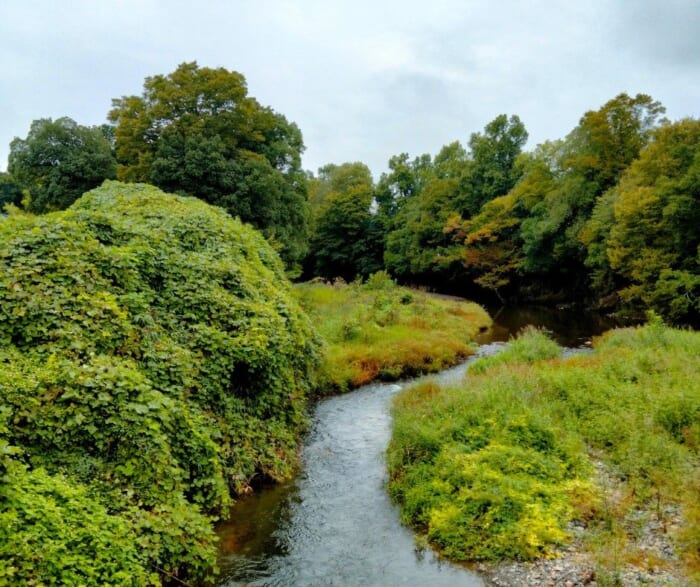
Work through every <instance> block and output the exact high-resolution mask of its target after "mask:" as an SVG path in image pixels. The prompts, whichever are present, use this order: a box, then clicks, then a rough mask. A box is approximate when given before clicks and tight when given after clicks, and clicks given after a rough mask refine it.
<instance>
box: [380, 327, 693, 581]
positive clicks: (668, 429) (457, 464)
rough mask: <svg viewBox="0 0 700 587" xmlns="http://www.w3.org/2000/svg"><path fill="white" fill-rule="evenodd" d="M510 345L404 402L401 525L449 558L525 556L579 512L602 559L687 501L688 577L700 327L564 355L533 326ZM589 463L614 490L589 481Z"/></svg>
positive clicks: (541, 548) (682, 539)
mask: <svg viewBox="0 0 700 587" xmlns="http://www.w3.org/2000/svg"><path fill="white" fill-rule="evenodd" d="M512 344H513V347H514V348H513V349H509V350H508V351H505V352H503V353H502V354H501V355H499V356H497V357H494V358H493V359H482V360H480V361H478V362H476V363H475V364H474V368H473V369H472V370H471V371H470V373H469V374H468V375H467V377H466V379H465V381H464V383H463V384H462V385H461V386H456V387H453V388H440V387H438V386H436V385H435V384H424V385H422V386H419V387H415V388H411V389H407V390H405V391H403V392H401V394H399V395H398V396H397V398H396V400H395V406H394V425H393V426H394V428H393V433H392V441H391V444H390V447H389V450H388V464H389V470H390V477H391V479H390V483H389V490H390V492H391V494H392V496H393V497H394V498H395V499H396V500H397V501H398V502H399V504H400V506H401V512H402V516H403V518H404V520H405V521H406V522H407V523H410V524H412V525H414V526H416V527H417V528H418V529H420V530H421V531H423V532H425V533H426V534H427V537H428V539H429V540H430V542H431V543H433V544H434V545H435V546H436V547H438V548H439V549H440V550H441V551H442V552H443V553H444V554H445V555H447V556H449V557H450V558H455V559H458V560H475V559H500V558H516V559H523V558H524V559H528V558H533V557H540V556H543V555H544V556H547V555H548V554H549V553H551V552H552V551H553V549H554V548H556V546H557V545H558V544H560V543H561V542H564V541H566V540H567V536H566V526H567V523H568V522H569V521H571V520H572V519H580V520H583V521H585V522H586V523H587V524H589V525H590V526H591V528H592V529H593V530H592V531H593V532H597V533H598V536H599V538H598V540H599V541H600V544H599V546H598V548H599V550H600V552H603V553H604V551H605V550H606V549H610V548H611V542H610V541H613V540H619V539H620V536H619V533H620V532H623V533H624V520H625V516H627V515H630V514H632V513H633V512H639V510H640V509H641V510H645V509H649V508H652V509H653V511H656V512H657V514H656V515H661V514H660V513H658V512H660V511H661V510H660V509H659V504H660V503H669V502H671V503H678V504H680V505H681V506H682V511H683V515H684V525H683V530H682V531H681V532H680V533H679V535H678V538H679V545H680V546H681V548H683V549H684V552H685V553H686V554H687V558H688V561H689V565H690V566H689V573H690V572H692V565H694V564H697V552H698V549H699V548H700V543H699V542H698V536H697V532H694V531H693V528H694V527H695V525H696V523H697V474H698V455H699V453H698V451H699V450H700V444H698V426H697V422H698V416H699V415H700V386H699V384H698V382H699V381H700V335H698V334H697V333H694V332H687V331H681V330H673V329H671V328H668V327H666V326H664V325H663V324H662V323H660V321H658V320H654V321H652V322H651V323H650V324H649V325H647V326H645V327H641V328H637V329H627V330H619V331H613V332H611V333H608V334H607V335H605V336H604V337H602V338H601V339H599V340H597V341H596V342H595V349H594V352H593V353H585V354H580V355H575V356H572V357H569V358H567V359H561V358H553V359H545V357H547V356H551V355H552V354H557V353H554V352H553V350H554V348H552V349H549V348H547V347H549V346H551V344H552V343H549V344H547V343H545V341H544V340H543V339H542V334H541V333H538V332H536V331H530V332H527V333H525V334H524V335H523V336H522V337H521V338H519V339H518V340H517V341H516V342H515V343H512ZM541 359H543V360H541ZM592 457H593V458H595V459H596V460H600V461H602V463H603V465H599V467H600V466H605V467H606V469H607V470H608V471H609V475H612V476H613V477H614V481H615V486H613V487H612V488H611V487H610V485H609V481H608V480H607V479H603V480H598V479H596V477H594V476H593V474H592V473H593V467H592V466H591V465H590V464H589V462H590V459H591V458H592ZM604 504H607V505H604ZM610 528H618V530H614V531H613V530H610ZM620 529H621V530H620ZM599 562H600V563H601V564H603V563H604V561H603V560H602V559H601V561H599Z"/></svg>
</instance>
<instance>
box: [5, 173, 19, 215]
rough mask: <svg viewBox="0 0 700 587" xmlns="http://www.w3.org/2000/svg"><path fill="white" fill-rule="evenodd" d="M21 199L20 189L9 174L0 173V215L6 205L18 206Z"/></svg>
mask: <svg viewBox="0 0 700 587" xmlns="http://www.w3.org/2000/svg"><path fill="white" fill-rule="evenodd" d="M23 197H24V194H22V189H21V188H20V186H19V184H18V183H17V182H16V181H15V180H14V179H13V178H12V176H11V175H10V174H9V173H2V172H0V214H2V213H3V211H4V209H5V206H7V205H8V204H11V205H13V206H19V205H20V204H21V203H22V198H23Z"/></svg>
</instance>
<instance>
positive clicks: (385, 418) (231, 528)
mask: <svg viewBox="0 0 700 587" xmlns="http://www.w3.org/2000/svg"><path fill="white" fill-rule="evenodd" d="M492 316H494V327H493V328H492V329H491V330H490V331H489V332H487V333H484V334H483V335H481V337H480V340H479V341H478V342H479V343H481V345H482V346H481V347H480V348H479V352H478V355H477V356H480V355H485V354H492V353H494V352H497V351H498V350H499V349H501V348H503V345H502V343H501V342H499V341H507V340H508V339H510V338H511V337H512V336H514V335H515V334H516V333H517V332H518V331H519V330H521V329H522V328H524V327H525V326H527V325H530V324H532V325H534V326H538V327H542V328H545V329H547V330H549V331H551V332H552V333H553V335H554V337H555V338H556V339H557V341H558V342H559V343H560V344H562V345H565V346H581V345H583V344H584V343H585V342H586V340H587V339H589V338H590V337H591V336H592V335H596V334H600V333H602V332H603V331H604V330H606V329H607V328H609V327H611V326H612V325H611V324H610V323H609V322H606V321H605V320H604V319H602V318H599V317H596V316H595V315H590V314H582V313H580V312H570V311H556V312H553V311H552V310H548V309H546V308H535V307H531V308H519V309H514V308H504V309H501V310H496V311H495V312H493V313H492ZM467 364H468V362H467V363H464V364H462V365H459V366H457V367H454V368H452V369H448V370H446V371H443V372H442V373H440V374H438V375H436V376H434V377H435V378H437V379H439V380H441V381H442V382H445V383H453V382H456V381H459V380H460V379H461V378H462V377H463V375H464V371H465V370H466V366H467ZM408 383H411V382H399V383H395V384H374V385H368V386H365V387H363V388H361V389H358V390H356V391H354V392H352V393H348V394H345V395H341V396H336V397H330V398H327V399H324V400H321V401H319V402H318V403H317V404H316V405H315V407H314V411H313V414H312V417H313V418H312V419H313V425H312V429H311V432H310V433H309V435H308V436H307V438H306V440H305V443H304V447H303V450H302V459H303V465H304V467H303V471H302V472H301V473H300V474H299V475H298V476H297V478H296V479H294V480H293V481H291V482H289V483H284V484H280V485H277V486H273V487H269V488H266V489H264V490H262V491H259V492H257V493H255V494H252V495H249V496H246V497H244V498H242V499H240V500H239V501H238V502H237V503H236V504H235V505H234V506H233V508H232V510H231V515H230V520H229V521H228V522H225V523H222V524H221V525H220V527H219V528H218V534H219V536H220V538H221V544H220V556H219V567H220V569H221V576H220V583H219V584H220V585H225V586H227V587H234V586H243V585H250V586H263V585H270V586H272V585H275V586H286V585H294V586H297V585H305V586H311V585H319V586H331V585H338V586H348V585H350V586H353V585H363V586H371V585H377V586H380V585H381V586H385V585H392V586H393V585H431V586H435V587H439V586H442V585H444V586H448V585H449V586H453V585H463V586H468V587H471V586H477V585H484V582H483V580H482V579H481V578H480V577H479V576H478V575H477V574H476V573H474V572H472V571H470V570H469V569H467V568H465V567H462V566H458V565H453V564H449V563H447V562H444V561H441V560H440V559H439V558H438V557H437V556H436V555H435V554H434V553H433V552H432V551H430V550H428V551H425V550H422V549H420V548H417V547H416V544H415V541H414V536H413V533H412V532H411V531H410V530H409V529H407V528H405V527H404V526H402V525H401V523H400V519H399V512H398V508H397V507H396V506H395V505H394V504H393V503H392V502H391V500H390V498H389V497H388V495H387V493H386V491H385V490H384V485H385V483H386V472H385V463H384V453H385V451H386V447H387V444H388V442H389V438H390V428H391V417H390V413H389V407H390V403H391V398H392V397H393V396H394V395H395V394H396V393H397V391H399V390H400V389H401V388H402V387H404V386H405V385H407V384H408Z"/></svg>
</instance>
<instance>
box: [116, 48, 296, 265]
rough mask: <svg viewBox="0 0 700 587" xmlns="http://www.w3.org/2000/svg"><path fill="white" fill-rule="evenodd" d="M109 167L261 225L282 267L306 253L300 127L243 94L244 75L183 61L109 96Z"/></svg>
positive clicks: (131, 178) (130, 178) (121, 175)
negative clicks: (138, 91)
mask: <svg viewBox="0 0 700 587" xmlns="http://www.w3.org/2000/svg"><path fill="white" fill-rule="evenodd" d="M109 119H110V120H111V121H112V123H114V124H115V141H116V156H117V161H118V163H119V166H118V171H117V175H118V177H119V179H121V180H124V181H145V182H148V183H152V184H154V185H156V186H158V187H161V188H162V189H165V190H168V191H171V192H174V193H178V194H185V195H192V196H196V197H198V198H200V199H202V200H204V201H206V202H208V203H210V204H214V205H217V206H221V207H222V208H224V209H225V210H226V211H227V212H229V214H231V215H232V216H238V217H240V218H241V220H243V221H244V222H249V223H250V224H252V225H253V226H254V227H256V228H258V229H260V230H262V232H263V233H264V234H265V236H266V237H267V238H268V239H269V240H270V241H271V242H273V244H275V246H276V247H277V248H278V249H279V252H280V254H281V255H282V257H283V259H284V260H285V261H286V262H287V265H288V268H289V269H290V270H292V271H294V270H295V268H298V263H299V261H300V260H301V258H302V257H303V256H304V254H305V253H306V247H307V238H308V234H307V231H308V210H307V203H306V176H305V174H304V172H303V171H302V169H301V153H302V151H303V149H304V144H303V140H302V136H301V131H300V130H299V128H298V127H297V126H296V125H295V124H294V123H290V122H288V121H287V119H286V118H285V117H284V116H282V115H281V114H279V113H277V112H275V111H274V110H272V109H271V108H269V107H264V106H261V105H260V104H259V103H258V102H257V100H255V98H253V97H251V96H249V95H248V89H247V86H246V82H245V78H244V77H243V76H242V75H241V74H240V73H238V72H235V71H229V70H226V69H224V68H217V69H212V68H208V67H199V66H198V65H197V63H196V62H191V63H182V64H181V65H179V66H178V67H177V69H176V70H175V71H174V72H172V73H170V74H168V75H155V76H152V77H148V78H146V80H145V82H144V90H143V94H142V95H141V96H124V97H122V98H118V99H115V100H113V108H112V110H111V111H110V113H109Z"/></svg>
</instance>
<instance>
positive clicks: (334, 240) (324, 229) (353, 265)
mask: <svg viewBox="0 0 700 587" xmlns="http://www.w3.org/2000/svg"><path fill="white" fill-rule="evenodd" d="M311 186H312V187H311V189H310V196H311V199H312V205H313V208H312V211H313V222H312V227H313V228H312V235H311V247H310V249H311V250H310V260H309V264H310V265H312V266H313V272H314V274H315V275H321V276H323V277H338V276H340V277H343V278H344V279H346V280H351V279H354V278H355V277H356V276H357V275H363V276H367V275H369V274H370V273H373V272H374V271H378V270H379V269H381V241H380V240H379V241H377V235H376V227H375V226H374V223H375V215H374V214H373V213H372V211H371V209H370V208H371V205H372V197H373V193H374V191H373V189H374V186H373V181H372V175H371V173H370V171H369V169H368V168H367V166H366V165H364V164H363V163H344V164H342V165H326V166H325V167H322V168H321V169H319V177H318V179H315V180H313V181H312V182H311Z"/></svg>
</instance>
